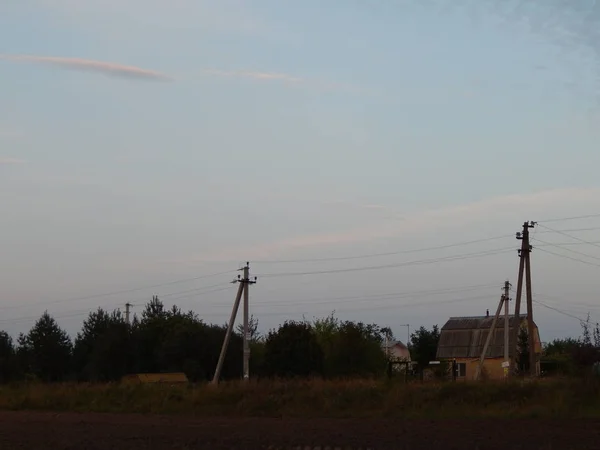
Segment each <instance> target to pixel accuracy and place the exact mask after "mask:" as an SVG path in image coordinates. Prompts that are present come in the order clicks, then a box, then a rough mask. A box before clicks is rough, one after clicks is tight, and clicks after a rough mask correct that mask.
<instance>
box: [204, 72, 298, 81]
mask: <svg viewBox="0 0 600 450" xmlns="http://www.w3.org/2000/svg"><path fill="white" fill-rule="evenodd" d="M202 72H203V73H204V74H206V75H214V76H219V77H229V78H250V79H253V80H263V81H282V82H285V83H302V82H303V81H304V79H303V78H300V77H296V76H293V75H288V74H285V73H275V72H252V71H244V70H236V71H227V70H217V69H206V70H203V71H202Z"/></svg>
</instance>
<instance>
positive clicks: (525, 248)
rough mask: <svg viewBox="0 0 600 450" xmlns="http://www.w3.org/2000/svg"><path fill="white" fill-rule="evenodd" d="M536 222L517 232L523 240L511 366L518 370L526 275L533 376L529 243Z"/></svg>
mask: <svg viewBox="0 0 600 450" xmlns="http://www.w3.org/2000/svg"><path fill="white" fill-rule="evenodd" d="M535 225H536V223H535V222H525V223H523V231H522V232H517V239H519V240H520V241H521V248H520V250H519V259H520V261H519V279H518V281H517V297H516V300H515V320H516V322H515V327H514V330H513V336H512V337H513V343H512V356H511V366H512V369H513V370H516V366H517V364H516V363H517V341H518V336H519V329H520V328H521V324H520V310H521V296H522V293H523V278H524V275H525V278H526V282H527V332H528V335H529V339H528V341H529V342H528V343H529V370H530V373H531V376H537V358H536V357H535V331H534V325H533V295H532V290H531V258H530V254H531V250H532V246H531V244H530V243H529V229H530V228H533V227H535Z"/></svg>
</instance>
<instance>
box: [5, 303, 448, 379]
mask: <svg viewBox="0 0 600 450" xmlns="http://www.w3.org/2000/svg"><path fill="white" fill-rule="evenodd" d="M226 329H227V326H226V325H215V324H209V323H206V322H204V321H203V320H202V319H201V318H200V317H199V316H198V315H197V314H196V313H194V312H192V311H188V312H184V311H182V310H181V309H180V308H178V307H177V306H173V307H172V308H170V309H168V308H165V306H164V304H163V303H162V301H161V300H160V299H159V298H158V297H153V298H152V300H151V301H149V302H148V303H147V304H146V305H145V307H144V310H143V311H142V313H141V315H140V316H139V317H138V316H137V315H135V316H134V317H133V320H132V321H131V323H130V324H128V323H126V321H125V318H124V316H123V315H122V314H121V312H120V311H119V310H115V311H112V312H108V311H105V310H103V309H102V308H99V309H98V310H96V311H93V312H91V313H90V314H89V315H88V317H87V318H86V319H85V320H84V321H83V326H82V328H81V330H80V331H79V332H78V333H77V335H76V336H75V338H74V339H71V337H70V336H69V335H68V333H67V332H66V331H65V330H64V329H62V328H61V327H60V325H59V324H58V323H57V321H56V320H55V319H54V318H53V317H52V316H51V315H50V314H48V312H45V313H44V314H43V315H42V316H41V317H40V318H39V319H38V320H37V321H36V322H35V324H34V325H33V327H32V328H31V329H30V330H29V332H28V333H21V334H20V335H19V336H18V338H17V339H16V341H13V339H12V338H11V336H9V335H8V334H7V333H6V332H3V331H0V382H10V381H15V380H38V381H43V382H61V381H91V382H107V381H116V380H119V379H120V378H121V377H123V376H124V375H126V374H131V373H160V372H162V373H164V372H184V373H185V374H186V376H187V377H188V379H189V380H190V381H193V382H202V381H208V380H210V379H211V378H212V376H213V375H214V370H215V367H216V364H217V360H218V357H219V353H220V351H221V346H222V343H223V339H224V337H225V333H226ZM242 331H243V330H242V329H241V326H238V328H237V329H236V330H235V332H234V333H233V334H232V337H231V340H230V343H229V348H228V352H227V355H226V358H225V361H224V364H223V370H222V378H223V379H239V378H241V376H242V358H241V355H242V351H243V350H242V334H243V333H242ZM431 333H433V334H434V335H435V333H437V336H439V332H438V331H437V327H436V328H435V330H434V331H431V332H430V331H428V330H426V329H425V328H421V329H418V330H417V331H416V332H415V333H413V336H412V340H413V341H414V345H413V349H412V350H413V352H416V355H417V359H418V355H419V354H422V355H423V356H422V358H421V359H423V360H425V359H428V360H430V359H431V358H432V356H431V355H432V354H433V356H435V348H436V346H437V340H436V338H435V336H434V338H433V339H431V336H430V334H431ZM386 338H387V339H393V335H392V333H391V330H390V329H389V328H382V327H379V326H378V325H375V324H364V323H362V322H353V321H342V320H339V319H338V318H336V317H335V316H334V314H333V313H332V314H331V315H330V316H328V317H325V318H321V319H315V320H313V321H308V320H302V321H286V322H284V323H283V324H281V325H280V326H279V327H278V328H277V329H273V330H270V331H269V332H268V333H266V334H265V335H261V334H260V333H259V331H258V322H257V320H256V319H255V318H254V317H252V318H251V320H250V348H251V359H250V370H251V375H252V376H253V377H315V376H316V377H326V378H335V377H375V376H381V375H383V374H385V373H386V370H387V363H388V357H387V356H386V353H385V351H384V349H383V346H382V343H383V340H384V339H386Z"/></svg>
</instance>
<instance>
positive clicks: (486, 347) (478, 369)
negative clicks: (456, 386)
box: [475, 295, 506, 380]
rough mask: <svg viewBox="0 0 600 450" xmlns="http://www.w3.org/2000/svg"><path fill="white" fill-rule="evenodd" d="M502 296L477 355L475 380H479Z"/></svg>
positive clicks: (498, 314) (498, 313)
mask: <svg viewBox="0 0 600 450" xmlns="http://www.w3.org/2000/svg"><path fill="white" fill-rule="evenodd" d="M505 300H506V299H505V298H504V295H502V296H501V297H500V302H498V308H497V309H496V314H495V315H494V319H493V320H492V325H491V327H490V331H489V332H488V335H487V338H486V340H485V344H484V345H483V350H482V351H481V355H479V364H478V365H477V370H476V371H475V379H476V380H479V377H480V376H481V370H482V369H483V361H484V360H485V355H486V354H487V350H488V347H489V345H490V342H491V340H492V336H493V335H494V331H495V329H496V323H497V322H498V317H499V316H500V311H502V304H503V303H504V302H505ZM505 351H506V350H505Z"/></svg>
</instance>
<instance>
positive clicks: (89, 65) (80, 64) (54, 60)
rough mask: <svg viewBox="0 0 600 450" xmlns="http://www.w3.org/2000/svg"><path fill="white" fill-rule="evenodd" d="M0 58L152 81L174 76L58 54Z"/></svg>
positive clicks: (167, 79)
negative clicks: (59, 55) (58, 55)
mask: <svg viewBox="0 0 600 450" xmlns="http://www.w3.org/2000/svg"><path fill="white" fill-rule="evenodd" d="M0 59H4V60H8V61H14V62H30V63H38V64H46V65H53V66H57V67H61V68H64V69H71V70H84V71H90V72H97V73H102V74H104V75H109V76H119V77H127V78H133V79H140V80H151V81H171V80H172V78H171V77H170V76H168V75H165V74H163V73H160V72H156V71H154V70H148V69H142V68H140V67H135V66H127V65H124V64H118V63H112V62H105V61H96V60H91V59H81V58H64V57H57V56H34V55H6V54H0Z"/></svg>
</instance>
